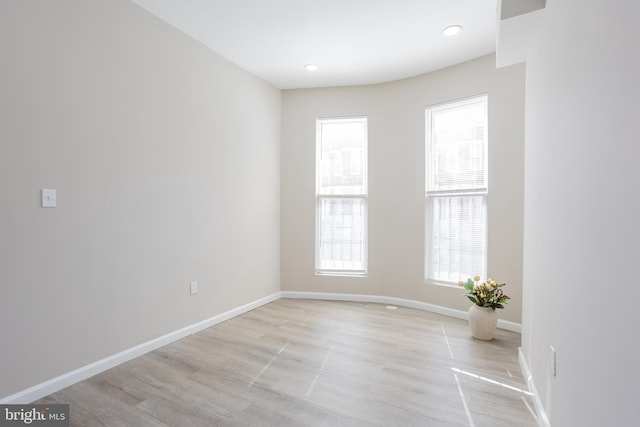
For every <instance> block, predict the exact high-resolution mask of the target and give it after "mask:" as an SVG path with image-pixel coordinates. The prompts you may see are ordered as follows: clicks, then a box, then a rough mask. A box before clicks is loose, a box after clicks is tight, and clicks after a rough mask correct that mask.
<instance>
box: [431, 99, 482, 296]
mask: <svg viewBox="0 0 640 427" xmlns="http://www.w3.org/2000/svg"><path fill="white" fill-rule="evenodd" d="M487 109H488V99H487V96H486V95H483V96H478V97H474V98H470V99H465V100H461V101H456V102H451V103H447V104H442V105H438V106H434V107H431V108H427V110H426V124H427V126H426V127H427V129H426V145H427V147H426V155H427V159H426V168H427V171H426V174H425V177H426V186H425V188H426V216H427V218H426V230H427V236H426V251H425V252H426V259H425V265H426V272H425V276H426V280H429V281H432V282H438V283H445V284H453V283H457V282H458V281H460V280H464V281H466V280H467V279H468V278H469V277H473V276H475V275H480V276H481V277H485V278H486V275H487V194H488V185H487V184H488V180H487V141H488V139H487Z"/></svg>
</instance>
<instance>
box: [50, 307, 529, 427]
mask: <svg viewBox="0 0 640 427" xmlns="http://www.w3.org/2000/svg"><path fill="white" fill-rule="evenodd" d="M519 342H520V335H519V334H516V333H512V332H507V331H502V330H499V331H498V333H497V337H496V339H495V340H493V341H490V342H483V341H478V340H474V339H472V338H471V336H470V335H469V330H468V325H467V322H465V321H462V320H458V319H452V318H449V317H446V316H440V315H437V314H433V313H427V312H424V311H420V310H413V309H409V308H403V307H398V308H397V309H395V310H393V309H389V308H387V306H385V305H382V304H368V303H354V302H337V301H308V300H290V299H280V300H277V301H275V302H273V303H271V304H268V305H265V306H262V307H260V308H258V309H256V310H253V311H251V312H249V313H246V314H244V315H242V316H238V317H236V318H233V319H231V320H228V321H226V322H224V323H221V324H219V325H217V326H214V327H212V328H209V329H206V330H204V331H202V332H200V333H197V334H194V335H191V336H189V337H187V338H184V339H182V340H180V341H177V342H175V343H173V344H170V345H168V346H166V347H163V348H161V349H158V350H156V351H153V352H151V353H148V354H146V355H144V356H142V357H139V358H137V359H135V360H132V361H130V362H127V363H124V364H122V365H120V366H118V367H116V368H113V369H111V370H108V371H106V372H103V373H102V374H99V375H96V376H95V377H93V378H90V379H88V380H86V381H82V382H80V383H77V384H75V385H73V386H71V387H68V388H66V389H64V390H61V391H59V392H57V393H55V394H52V395H50V396H47V397H46V398H44V399H42V400H41V401H40V402H38V403H68V404H70V411H71V425H72V426H141V427H146V426H180V427H187V426H279V427H280V426H466V427H483V426H491V427H500V426H508V427H514V426H517V427H527V426H532V427H535V426H537V423H536V421H535V418H534V415H533V412H532V410H531V408H532V407H533V404H532V401H531V397H530V396H529V395H528V394H527V393H526V391H525V390H526V388H525V385H524V380H523V378H522V375H521V373H520V368H519V365H518V360H517V348H518V345H519Z"/></svg>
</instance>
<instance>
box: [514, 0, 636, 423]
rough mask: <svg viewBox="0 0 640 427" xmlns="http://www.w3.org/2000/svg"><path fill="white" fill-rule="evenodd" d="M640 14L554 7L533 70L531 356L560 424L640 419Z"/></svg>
mask: <svg viewBox="0 0 640 427" xmlns="http://www.w3.org/2000/svg"><path fill="white" fill-rule="evenodd" d="M638 16H640V5H639V4H638V3H637V2H634V1H616V2H602V1H596V0H562V1H560V0H553V1H552V0H549V1H547V6H546V9H545V10H544V14H543V22H542V25H541V27H540V28H539V29H538V37H537V39H536V40H535V42H534V45H533V50H532V52H531V54H530V58H529V60H528V61H527V82H526V129H527V130H526V144H525V145H526V149H525V159H526V160H525V171H526V175H525V239H524V240H525V245H524V286H525V306H524V310H523V311H524V314H523V351H524V355H525V359H526V360H527V363H528V365H529V368H530V369H531V373H532V378H533V382H534V384H535V388H536V389H537V391H538V393H539V395H540V399H541V401H542V403H543V405H544V407H545V410H546V412H547V415H548V416H549V419H550V422H551V425H553V426H558V427H566V426H581V427H589V426H593V427H600V426H630V425H638V419H639V418H640V406H639V405H638V403H637V401H636V400H637V398H636V397H637V385H638V383H639V382H640V373H639V371H638V369H637V360H638V348H639V340H640V332H638V328H637V321H636V319H637V316H636V315H635V313H636V312H637V305H638V303H637V288H638V285H637V277H636V276H637V271H636V269H635V267H636V265H637V263H638V256H639V255H640V251H639V250H638V242H640V225H639V222H638V219H639V218H640V215H639V207H640V192H639V191H638V183H639V182H640V179H639V178H638V159H639V158H640V144H638V113H639V112H640V109H639V108H638V99H640V84H639V83H638V77H639V76H640V57H639V56H638V41H639V40H640V27H639V26H638V25H637V22H636V21H637V17H638ZM551 345H552V346H554V347H555V348H556V350H557V376H556V377H555V378H554V377H552V376H551V375H550V370H549V365H550V364H549V359H550V357H549V353H550V351H549V346H551Z"/></svg>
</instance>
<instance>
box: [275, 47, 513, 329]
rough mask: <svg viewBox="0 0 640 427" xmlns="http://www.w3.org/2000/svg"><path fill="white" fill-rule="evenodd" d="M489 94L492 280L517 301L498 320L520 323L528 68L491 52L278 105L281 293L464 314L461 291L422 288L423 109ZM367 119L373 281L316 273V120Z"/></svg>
mask: <svg viewBox="0 0 640 427" xmlns="http://www.w3.org/2000/svg"><path fill="white" fill-rule="evenodd" d="M481 93H488V94H489V139H490V142H489V144H490V145H489V186H490V190H489V191H490V195H489V266H488V267H489V274H490V275H492V276H493V277H494V278H495V279H496V280H500V281H504V282H507V283H508V284H509V286H508V287H507V288H505V289H506V290H508V294H509V295H510V296H512V297H513V299H512V301H511V302H510V303H509V305H508V308H507V309H505V310H504V311H501V312H500V317H501V318H503V319H505V320H509V321H513V322H518V323H519V322H520V320H521V305H522V292H521V289H522V286H521V283H522V221H523V220H522V212H523V193H522V191H523V174H524V172H523V162H524V159H523V150H524V145H523V144H524V67H523V66H513V67H509V68H505V69H500V70H496V68H495V57H494V56H493V55H491V56H487V57H483V58H480V59H477V60H474V61H470V62H467V63H464V64H460V65H457V66H454V67H451V68H447V69H445V70H441V71H438V72H434V73H430V74H426V75H423V76H419V77H415V78H411V79H406V80H402V81H398V82H393V83H388V84H382V85H374V86H360V87H344V88H329V89H310V90H288V91H284V92H283V98H282V123H283V126H282V154H281V165H282V167H281V171H282V172H281V173H282V175H281V198H282V203H281V246H282V252H281V255H282V258H281V266H282V267H281V275H282V290H284V291H298V292H330V293H348V294H365V295H381V296H391V297H397V298H407V299H413V300H418V301H423V302H428V303H431V304H437V305H441V306H444V307H448V308H453V309H460V310H466V309H468V307H469V302H468V300H466V298H464V296H463V293H462V291H461V290H460V289H459V288H449V287H442V286H437V285H430V284H424V279H423V277H424V273H423V272H424V262H423V256H424V255H423V254H424V233H425V225H424V133H425V131H424V126H425V123H424V112H425V107H427V106H429V105H433V104H437V103H442V102H446V101H451V100H455V99H459V98H464V97H468V96H471V95H477V94H481ZM349 115H365V116H368V118H369V224H368V226H369V258H368V260H369V271H368V275H367V277H364V278H354V277H329V276H318V275H316V274H315V270H314V259H315V258H314V257H315V255H314V254H315V252H314V230H315V199H314V194H315V189H314V185H315V184H314V183H315V119H316V118H317V117H326V116H349Z"/></svg>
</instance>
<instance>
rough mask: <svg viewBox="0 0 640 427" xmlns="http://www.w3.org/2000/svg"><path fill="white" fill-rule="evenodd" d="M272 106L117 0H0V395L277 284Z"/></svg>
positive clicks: (263, 88) (263, 93) (276, 113)
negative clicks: (45, 192)
mask: <svg viewBox="0 0 640 427" xmlns="http://www.w3.org/2000/svg"><path fill="white" fill-rule="evenodd" d="M280 103H281V94H280V91H279V90H278V89H276V88H274V87H272V86H270V85H268V84H266V83H264V82H263V81H261V80H259V79H257V78H256V77H254V76H252V75H251V74H249V73H247V72H245V71H243V70H241V69H239V68H238V67H236V66H234V65H232V64H230V63H229V62H227V61H226V60H224V59H222V58H220V57H219V56H217V55H215V54H213V53H212V52H211V51H209V50H208V49H206V48H205V47H204V46H202V45H200V44H199V43H197V42H195V41H193V40H191V39H189V38H188V37H186V36H184V35H183V34H182V33H180V32H178V31H177V30H175V29H173V28H172V27H170V26H168V25H167V24H165V23H163V22H161V21H159V20H158V19H156V18H154V17H152V16H151V15H150V14H148V13H147V12H146V11H144V10H142V9H140V8H139V7H137V6H135V5H133V4H132V3H130V2H128V1H125V0H58V1H55V2H53V1H51V2H50V1H41V0H3V1H2V2H0V337H1V338H0V339H1V340H2V345H1V350H0V398H1V397H3V396H8V395H10V394H12V393H15V392H18V391H20V390H23V389H25V388H27V387H29V386H32V385H35V384H38V383H40V382H42V381H45V380H47V379H50V378H52V377H55V376H57V375H60V374H63V373H66V372H68V371H71V370H72V369H75V368H78V367H81V366H83V365H85V364H87V363H90V362H94V361H96V360H98V359H101V358H103V357H106V356H108V355H111V354H114V353H116V352H119V351H121V350H124V349H127V348H129V347H132V346H134V345H137V344H140V343H142V342H144V341H147V340H149V339H152V338H155V337H158V336H160V335H163V334H166V333H168V332H171V331H174V330H177V329H179V328H181V327H184V326H186V325H190V324H193V323H195V322H197V321H200V320H203V319H206V318H209V317H211V316H214V315H216V314H218V313H221V312H224V311H226V310H229V309H232V308H235V307H238V306H240V305H243V304H245V303H248V302H250V301H254V300H257V299H259V298H261V297H264V296H266V295H270V294H272V293H274V292H277V291H279V290H280V278H279V274H280V273H279V265H280V261H279V253H280V248H279V238H280V236H279V233H280V232H279V203H280V202H279V167H280V158H279V156H280V147H279V144H280V105H281V104H280ZM41 188H55V189H57V192H58V207H57V208H55V209H43V208H41V207H40V202H39V197H40V189H41ZM191 280H197V281H198V282H199V285H200V292H199V293H198V294H197V295H195V296H190V295H189V294H188V287H189V282H190V281H191Z"/></svg>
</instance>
